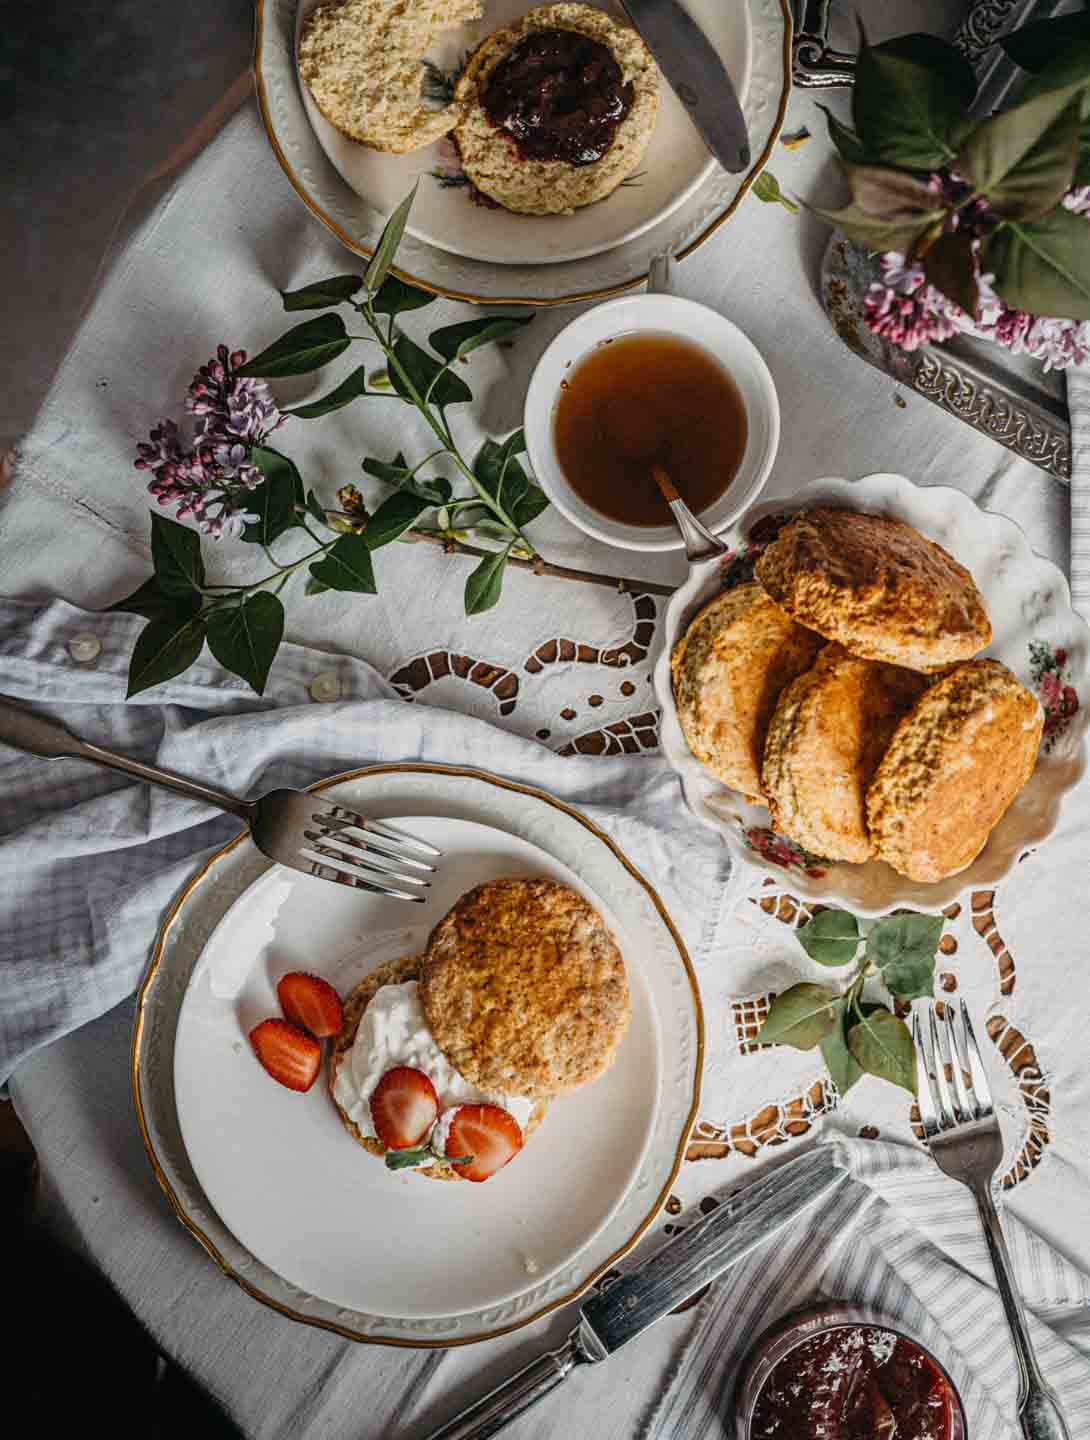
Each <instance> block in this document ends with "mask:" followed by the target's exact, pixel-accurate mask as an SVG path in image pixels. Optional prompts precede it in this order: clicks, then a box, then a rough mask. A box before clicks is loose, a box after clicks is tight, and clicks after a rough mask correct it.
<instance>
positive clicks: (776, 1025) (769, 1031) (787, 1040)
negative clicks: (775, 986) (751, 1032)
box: [757, 982, 843, 1050]
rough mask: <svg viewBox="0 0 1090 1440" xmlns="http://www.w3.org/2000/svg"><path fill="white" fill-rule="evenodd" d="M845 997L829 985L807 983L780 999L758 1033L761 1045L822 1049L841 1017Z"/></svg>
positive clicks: (791, 990)
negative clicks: (823, 1041) (819, 1047)
mask: <svg viewBox="0 0 1090 1440" xmlns="http://www.w3.org/2000/svg"><path fill="white" fill-rule="evenodd" d="M842 1004H843V997H842V996H841V995H840V993H839V991H836V990H830V989H829V987H828V986H827V985H811V984H809V983H807V982H804V983H803V984H801V985H792V986H791V988H790V989H789V990H785V991H784V992H783V994H782V995H777V996H776V998H775V1000H773V1002H772V1005H771V1007H770V1008H769V1011H768V1016H767V1018H766V1020H765V1022H764V1024H763V1025H762V1026H761V1028H760V1030H759V1031H758V1032H757V1041H758V1043H759V1044H761V1045H791V1046H793V1047H794V1049H796V1050H812V1049H813V1048H814V1046H815V1045H820V1044H821V1042H822V1040H824V1039H825V1037H826V1035H828V1034H829V1032H830V1031H831V1030H832V1029H833V1027H834V1026H835V1025H836V1023H837V1021H838V1019H839V1017H840V1007H841V1005H842Z"/></svg>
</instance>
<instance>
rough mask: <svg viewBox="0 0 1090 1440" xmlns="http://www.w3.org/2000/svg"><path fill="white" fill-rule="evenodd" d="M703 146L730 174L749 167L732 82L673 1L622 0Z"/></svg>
mask: <svg viewBox="0 0 1090 1440" xmlns="http://www.w3.org/2000/svg"><path fill="white" fill-rule="evenodd" d="M621 3H622V4H623V6H624V8H625V11H626V13H627V15H628V18H629V19H630V20H631V21H632V23H633V25H635V27H636V29H637V30H638V31H639V32H640V34H641V35H642V36H643V38H644V41H645V42H646V44H647V48H648V50H650V51H651V54H652V55H653V56H654V57H655V59H656V61H657V62H658V66H659V69H660V70H661V71H662V73H663V74H664V75H665V76H666V79H667V81H668V82H669V84H670V87H671V89H672V90H673V92H674V94H675V95H676V96H677V98H678V99H679V100H680V101H681V103H682V104H683V105H684V106H685V109H686V110H687V111H688V112H689V115H690V117H691V118H692V122H693V124H694V125H695V126H696V128H697V129H698V130H699V131H700V134H701V136H702V137H703V140H704V143H705V145H707V147H708V149H709V150H710V151H711V152H712V154H713V155H714V156H715V158H716V159H717V160H718V161H719V163H720V165H722V167H723V169H724V170H729V171H730V173H731V174H732V175H737V174H738V173H739V172H740V171H742V170H748V169H749V162H750V150H749V131H748V130H747V129H746V121H745V116H744V115H743V114H742V106H741V104H740V103H739V100H738V92H737V90H735V88H734V81H733V80H732V79H731V78H730V76H729V75H728V74H727V71H726V68H725V66H724V65H723V62H722V60H720V58H719V56H718V55H717V54H716V52H715V49H714V47H713V46H712V43H711V41H710V40H709V39H708V37H707V36H706V35H705V34H704V32H703V30H701V28H700V26H699V25H698V24H697V23H696V21H695V20H694V19H693V17H692V16H691V15H690V14H689V13H688V11H687V10H683V9H682V7H681V6H680V5H679V4H678V3H677V0H621Z"/></svg>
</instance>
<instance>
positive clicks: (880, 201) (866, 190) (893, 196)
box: [844, 165, 936, 220]
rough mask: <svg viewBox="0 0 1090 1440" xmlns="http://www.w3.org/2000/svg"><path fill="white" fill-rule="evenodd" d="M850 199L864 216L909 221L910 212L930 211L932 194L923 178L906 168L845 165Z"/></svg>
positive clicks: (933, 206) (933, 198)
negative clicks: (879, 216) (849, 187)
mask: <svg viewBox="0 0 1090 1440" xmlns="http://www.w3.org/2000/svg"><path fill="white" fill-rule="evenodd" d="M844 173H845V175H846V176H847V177H848V184H849V185H850V186H851V192H852V199H853V200H854V201H855V203H856V205H858V207H859V209H860V210H862V211H863V212H864V214H866V215H881V216H884V217H885V218H886V219H890V220H908V219H909V218H910V217H911V216H913V215H921V214H932V213H933V212H934V210H935V208H936V201H935V196H934V195H933V194H932V193H931V191H930V189H929V188H928V187H927V185H926V184H925V183H924V181H922V180H917V178H916V177H915V175H909V174H908V173H907V171H905V170H891V169H889V168H888V167H887V166H885V165H845V166H844Z"/></svg>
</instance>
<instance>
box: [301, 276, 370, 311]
mask: <svg viewBox="0 0 1090 1440" xmlns="http://www.w3.org/2000/svg"><path fill="white" fill-rule="evenodd" d="M362 284H363V279H362V277H361V276H359V275H331V276H330V278H329V279H328V280H315V282H314V284H313V285H304V286H303V288H302V289H301V290H281V291H280V298H281V300H283V302H284V309H285V310H326V309H328V308H329V306H330V305H343V304H344V302H345V301H346V300H351V298H352V296H353V295H355V293H356V291H357V290H358V289H359V288H360V286H361V285H362Z"/></svg>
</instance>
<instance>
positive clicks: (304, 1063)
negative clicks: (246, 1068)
mask: <svg viewBox="0 0 1090 1440" xmlns="http://www.w3.org/2000/svg"><path fill="white" fill-rule="evenodd" d="M250 1044H251V1045H252V1046H253V1047H254V1054H255V1055H256V1056H257V1058H258V1059H259V1060H260V1061H261V1063H262V1065H264V1067H265V1069H266V1070H267V1071H268V1072H269V1074H270V1075H271V1076H272V1077H273V1079H274V1080H278V1081H279V1082H280V1084H281V1085H286V1086H287V1088H288V1089H289V1090H309V1089H310V1087H311V1086H312V1085H313V1084H314V1081H315V1078H316V1077H317V1074H318V1071H319V1070H320V1069H321V1065H322V1047H321V1046H320V1045H319V1044H318V1042H317V1040H315V1038H314V1036H313V1035H308V1034H307V1032H306V1031H305V1030H300V1028H299V1026H298V1025H292V1024H290V1023H289V1022H288V1021H287V1020H262V1022H261V1024H260V1025H255V1026H254V1028H253V1029H252V1030H251V1031H250Z"/></svg>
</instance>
